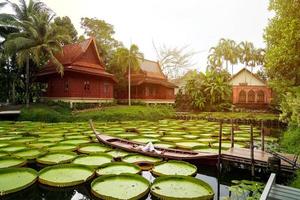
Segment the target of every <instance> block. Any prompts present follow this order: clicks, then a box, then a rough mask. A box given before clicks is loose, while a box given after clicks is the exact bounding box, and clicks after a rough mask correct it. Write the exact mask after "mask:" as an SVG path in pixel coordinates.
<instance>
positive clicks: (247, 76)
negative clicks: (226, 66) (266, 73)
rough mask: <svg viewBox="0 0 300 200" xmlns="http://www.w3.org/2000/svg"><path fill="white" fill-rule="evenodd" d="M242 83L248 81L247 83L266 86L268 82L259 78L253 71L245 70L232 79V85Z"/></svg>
mask: <svg viewBox="0 0 300 200" xmlns="http://www.w3.org/2000/svg"><path fill="white" fill-rule="evenodd" d="M240 83H242V84H243V83H247V85H256V86H265V85H266V84H265V83H264V82H262V81H261V80H259V79H257V78H256V77H255V76H253V75H252V74H251V73H249V72H248V71H246V70H243V71H242V72H241V73H240V74H238V75H237V76H236V77H234V78H233V79H232V80H230V82H229V84H231V85H240Z"/></svg>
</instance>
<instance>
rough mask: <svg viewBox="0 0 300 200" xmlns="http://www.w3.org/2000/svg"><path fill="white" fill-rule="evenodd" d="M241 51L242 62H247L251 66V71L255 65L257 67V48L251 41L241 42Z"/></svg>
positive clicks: (247, 65) (246, 64)
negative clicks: (255, 54)
mask: <svg viewBox="0 0 300 200" xmlns="http://www.w3.org/2000/svg"><path fill="white" fill-rule="evenodd" d="M239 51H240V62H241V63H243V64H245V66H246V67H249V66H250V67H251V72H252V70H253V67H255V62H253V60H254V59H253V58H254V52H255V48H254V46H253V44H252V43H251V42H247V41H246V42H241V43H240V44H239Z"/></svg>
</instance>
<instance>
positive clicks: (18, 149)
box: [0, 120, 277, 200]
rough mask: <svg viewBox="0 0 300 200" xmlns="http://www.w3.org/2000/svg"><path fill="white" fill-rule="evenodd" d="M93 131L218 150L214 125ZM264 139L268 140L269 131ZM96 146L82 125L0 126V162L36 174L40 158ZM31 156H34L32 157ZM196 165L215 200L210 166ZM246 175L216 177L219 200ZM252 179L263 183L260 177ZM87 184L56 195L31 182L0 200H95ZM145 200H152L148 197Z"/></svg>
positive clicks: (140, 124)
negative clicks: (19, 162)
mask: <svg viewBox="0 0 300 200" xmlns="http://www.w3.org/2000/svg"><path fill="white" fill-rule="evenodd" d="M95 126H96V128H97V130H99V131H102V132H104V133H105V134H107V135H113V136H116V137H121V138H126V139H129V140H133V141H138V142H142V143H148V142H150V141H151V142H153V143H154V145H157V146H163V147H172V148H182V149H193V150H195V151H197V150H198V151H207V152H216V151H217V149H218V143H217V141H218V131H219V124H218V123H216V122H208V121H205V120H190V121H183V120H161V121H159V122H150V121H126V122H110V123H104V122H99V123H95ZM230 128H231V125H230V124H224V126H223V137H222V138H223V140H224V141H223V145H224V146H222V149H223V150H226V149H228V144H229V143H230ZM274 133H275V132H274ZM235 134H236V135H235V142H236V145H239V146H240V147H247V146H248V143H249V126H246V125H240V126H235ZM259 134H260V130H259V128H258V127H255V128H254V136H255V140H256V141H257V143H259V140H260V137H259ZM269 134H272V131H271V133H269ZM276 134H277V133H276ZM266 141H270V142H274V141H277V137H274V136H273V135H270V136H267V137H266ZM96 142H97V140H96V138H95V136H94V135H93V133H92V131H91V130H90V128H89V126H88V123H82V122H80V123H40V122H1V125H0V156H1V157H2V158H3V157H7V156H12V157H17V158H19V159H24V160H26V159H27V160H29V162H27V164H26V165H23V167H29V168H33V169H35V170H37V171H40V170H41V169H42V168H44V167H45V166H46V165H45V163H43V162H42V158H43V157H45V156H47V155H49V154H51V153H52V154H53V153H54V152H58V151H59V152H62V151H63V152H75V153H76V154H78V155H79V154H88V152H84V151H83V149H84V148H85V149H88V148H90V147H91V146H93V145H92V144H97V145H98V143H96ZM86 147H88V148H86ZM93 148H94V147H93ZM93 148H92V149H93ZM96 149H97V151H99V152H105V153H107V154H109V153H110V152H112V149H110V148H109V147H104V146H102V145H101V148H99V147H97V148H96ZM32 150H35V152H34V151H32ZM105 153H104V154H105ZM126 154H127V153H126ZM126 154H124V155H126ZM1 157H0V158H1ZM36 158H38V159H36ZM72 160H74V159H71V160H69V161H67V162H72ZM62 163H63V162H62ZM0 164H1V162H0ZM51 164H52V165H53V164H54V165H55V164H59V162H57V163H55V162H54V163H51ZM196 164H197V168H198V171H197V174H196V176H195V177H196V178H198V179H201V180H203V181H205V182H206V183H208V184H209V185H210V186H211V187H212V188H213V190H214V192H215V199H216V198H217V188H218V179H217V170H216V168H215V167H214V166H206V165H204V164H203V163H196ZM142 175H143V176H144V177H145V178H147V179H148V180H149V181H150V182H152V181H153V180H154V179H155V177H154V176H153V175H152V174H151V173H150V172H149V171H143V173H142ZM249 175H250V174H249V172H248V171H246V170H235V171H234V172H226V174H222V177H221V178H220V195H221V196H228V195H229V191H228V185H230V182H231V180H234V179H238V180H241V179H249V177H250V176H249ZM256 179H257V180H262V181H265V180H266V177H263V178H256ZM91 181H92V180H90V181H88V182H86V183H84V184H81V185H79V186H74V187H68V188H59V189H58V188H55V187H49V186H45V185H43V184H40V183H37V182H36V183H35V184H33V185H32V186H30V187H29V188H27V189H24V190H22V191H19V192H16V193H13V194H9V195H7V196H4V199H7V200H12V199H33V200H35V199H36V200H38V199H44V200H51V199H66V200H67V199H72V200H77V199H78V200H79V199H86V200H88V199H95V196H93V194H91V188H90V183H91ZM147 199H152V197H151V195H150V194H149V196H148V197H147Z"/></svg>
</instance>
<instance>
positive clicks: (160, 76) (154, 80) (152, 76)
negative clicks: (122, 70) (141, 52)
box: [131, 59, 177, 87]
mask: <svg viewBox="0 0 300 200" xmlns="http://www.w3.org/2000/svg"><path fill="white" fill-rule="evenodd" d="M131 80H132V85H140V84H142V83H151V84H158V85H163V86H165V87H177V86H176V85H175V84H173V83H171V82H169V81H168V79H167V77H166V76H165V75H164V73H163V72H162V70H161V68H160V65H159V63H158V62H155V61H151V60H147V59H143V60H142V59H140V71H138V72H134V73H132V74H131Z"/></svg>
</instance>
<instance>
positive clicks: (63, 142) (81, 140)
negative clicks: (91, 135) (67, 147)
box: [60, 139, 91, 145]
mask: <svg viewBox="0 0 300 200" xmlns="http://www.w3.org/2000/svg"><path fill="white" fill-rule="evenodd" d="M90 142H91V141H90V140H89V139H74V140H64V141H62V142H60V144H75V145H78V144H86V143H90Z"/></svg>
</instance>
